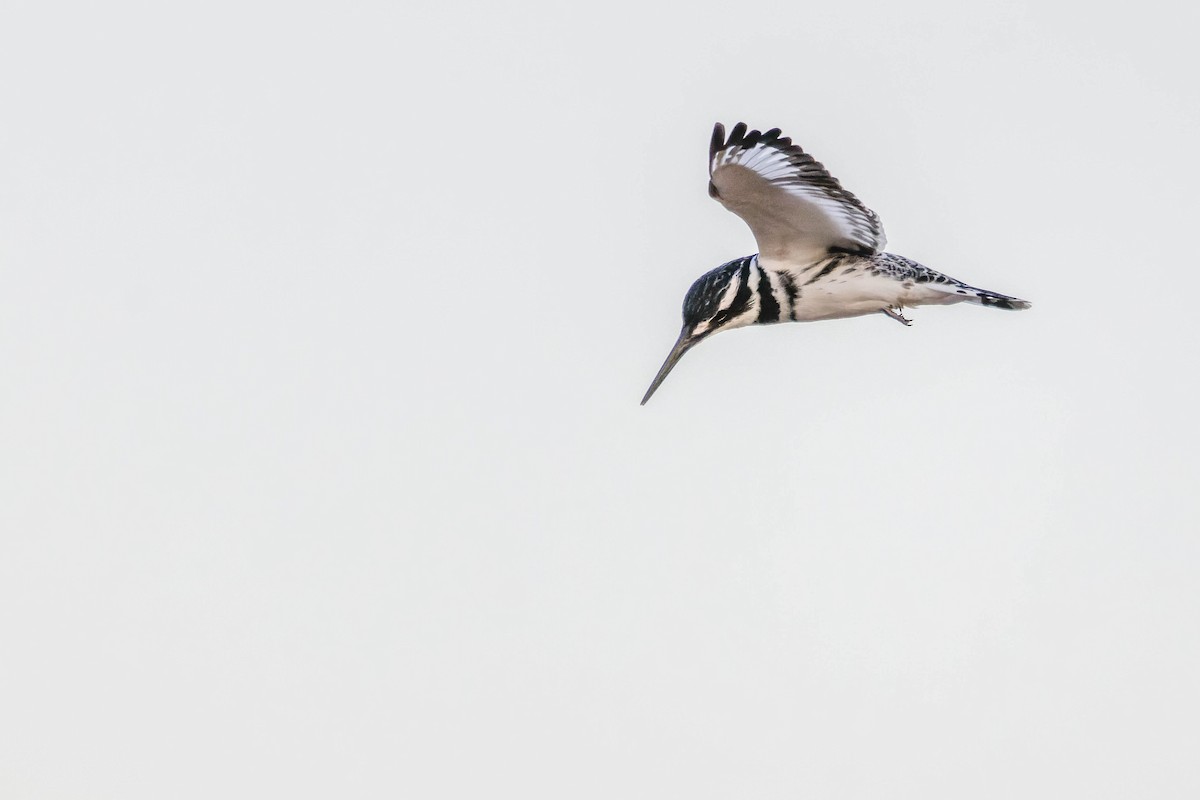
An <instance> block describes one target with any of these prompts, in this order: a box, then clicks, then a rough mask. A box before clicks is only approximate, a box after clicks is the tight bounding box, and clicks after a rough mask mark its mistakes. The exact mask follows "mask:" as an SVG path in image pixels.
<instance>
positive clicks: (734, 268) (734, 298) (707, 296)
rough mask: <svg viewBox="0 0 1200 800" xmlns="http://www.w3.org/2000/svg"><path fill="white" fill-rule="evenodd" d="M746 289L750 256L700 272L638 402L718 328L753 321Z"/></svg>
mask: <svg viewBox="0 0 1200 800" xmlns="http://www.w3.org/2000/svg"><path fill="white" fill-rule="evenodd" d="M751 299H752V295H751V292H750V259H749V258H744V259H738V260H737V261H731V262H729V263H728V264H724V265H722V266H720V267H717V268H716V269H714V270H712V271H711V272H707V273H705V274H704V275H701V276H700V277H699V278H698V279H697V280H696V282H695V283H693V284H692V288H690V289H688V292H687V295H686V296H685V297H684V298H683V329H682V330H680V332H679V338H678V339H676V340H675V346H674V347H672V348H671V352H670V353H669V354H667V360H666V361H664V362H663V365H662V367H661V368H660V369H659V370H658V374H657V375H655V376H654V381H653V382H652V383H651V384H650V388H649V389H647V390H646V396H645V397H643V398H642V405H646V401H648V400H649V399H650V396H651V395H652V394H654V392H655V391H657V389H658V387H659V386H660V385H661V384H662V382H663V381H664V380H666V378H667V375H668V374H669V373H670V372H671V370H672V369H674V367H675V365H676V364H677V363H679V359H681V358H683V354H684V353H686V352H687V351H688V350H690V349H692V348H693V347H695V346H696V345H697V344H699V343H700V342H701V341H702V340H704V339H706V338H708V337H709V336H712V335H713V334H714V333H717V332H718V331H723V330H728V329H730V328H740V327H742V326H743V325H749V324H750V323H751V322H753V321H754V319H753V317H754V313H753V308H752V302H751Z"/></svg>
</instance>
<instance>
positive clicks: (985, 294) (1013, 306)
mask: <svg viewBox="0 0 1200 800" xmlns="http://www.w3.org/2000/svg"><path fill="white" fill-rule="evenodd" d="M967 300H968V302H971V303H978V304H979V305H981V306H991V307H992V308H1003V309H1004V310H1005V311H1022V310H1024V309H1026V308H1029V306H1030V305H1032V304H1031V303H1030V302H1029V301H1028V300H1020V299H1018V298H1016V297H1009V296H1008V295H1006V294H996V293H995V292H989V291H987V290H986V289H975V288H974V287H972V289H971V291H970V293H968V294H967Z"/></svg>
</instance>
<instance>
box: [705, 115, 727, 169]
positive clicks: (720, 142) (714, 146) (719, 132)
mask: <svg viewBox="0 0 1200 800" xmlns="http://www.w3.org/2000/svg"><path fill="white" fill-rule="evenodd" d="M724 146H725V126H724V125H722V124H721V123H719V122H718V123H717V124H716V125H714V126H713V135H712V142H711V143H709V145H708V160H709V161H712V159H713V156H715V155H716V154H717V153H718V152H719V151H720V150H721V148H722V147H724Z"/></svg>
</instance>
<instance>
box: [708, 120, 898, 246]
mask: <svg viewBox="0 0 1200 800" xmlns="http://www.w3.org/2000/svg"><path fill="white" fill-rule="evenodd" d="M780 133H781V131H780V130H779V128H772V129H771V130H769V131H767V132H766V133H760V132H759V131H756V130H754V131H749V132H747V129H746V125H745V124H744V123H741V122H739V123H738V124H737V125H735V126H734V127H733V129H732V130H731V131H730V132H729V138H728V139H726V137H725V126H724V125H722V124H721V123H717V125H716V127H714V128H713V135H712V144H711V146H710V147H709V176H710V182H709V194H711V195H712V196H713V197H715V198H716V199H717V200H719V201H721V204H722V205H724V206H725V207H726V208H728V209H729V210H730V211H732V212H733V213H735V214H737V215H738V216H739V217H741V218H742V219H743V220H745V222H746V224H747V225H749V226H750V230H751V231H753V232H754V238H755V239H756V240H757V241H758V248H759V253H760V257H761V258H762V259H764V260H765V261H768V262H771V261H780V262H788V263H791V264H803V263H812V262H815V261H817V260H819V259H821V258H824V257H826V256H827V255H829V254H830V253H831V252H833V253H837V252H846V253H856V254H859V255H864V256H869V255H873V254H875V253H878V252H880V251H882V250H883V248H884V245H885V244H886V243H887V238H886V237H885V236H884V233H883V224H882V223H881V222H880V221H879V217H878V215H876V214H875V212H874V211H872V210H871V209H869V208H867V207H866V206H865V205H863V203H862V201H861V200H859V199H858V198H857V197H855V196H854V195H853V194H851V193H850V192H848V191H846V190H845V189H843V188H842V185H841V184H840V183H838V180H837V178H835V177H833V176H832V175H830V174H829V172H828V171H827V170H826V169H825V167H824V166H823V165H822V164H821V163H820V162H818V161H817V160H816V159H814V158H813V157H812V156H810V155H809V154H808V153H805V152H804V150H802V149H801V148H800V147H799V146H798V145H794V144H792V140H791V139H789V138H787V137H785V136H780Z"/></svg>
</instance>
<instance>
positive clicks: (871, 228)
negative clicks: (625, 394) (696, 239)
mask: <svg viewBox="0 0 1200 800" xmlns="http://www.w3.org/2000/svg"><path fill="white" fill-rule="evenodd" d="M780 133H781V131H780V130H779V128H772V129H771V130H769V131H767V132H766V133H762V132H760V131H752V130H747V128H746V125H745V123H742V122H739V123H738V124H737V125H734V126H733V129H732V130H731V131H729V136H728V137H726V135H725V126H724V125H722V124H721V123H717V125H716V127H715V128H713V135H712V144H711V145H710V147H709V151H708V172H709V178H710V180H709V183H708V193H709V194H710V195H711V196H712V197H713V198H715V199H716V200H719V201H720V202H721V205H723V206H725V207H726V208H727V209H729V210H730V211H732V212H733V213H735V214H737V215H738V216H739V217H741V218H742V220H744V221H745V223H746V224H747V225H749V226H750V230H751V231H752V232H753V233H754V238H755V240H756V241H757V242H758V253H757V254H756V255H752V256H746V257H745V258H739V259H735V260H733V261H730V262H729V263H728V264H722V265H721V266H719V267H717V268H716V269H714V270H712V271H711V272H706V273H705V274H704V275H701V276H700V278H699V279H697V280H696V282H695V283H693V284H692V287H691V288H690V289H688V292H687V295H686V296H685V297H684V299H683V330H682V331H681V332H680V334H679V339H678V340H677V341H676V342H675V346H674V347H672V348H671V352H670V354H669V355H668V356H667V360H666V361H664V362H663V365H662V368H661V369H659V371H658V374H657V375H655V376H654V382H653V383H651V384H650V388H649V389H648V390H647V391H646V396H645V397H643V398H642V405H645V404H646V401H647V400H649V399H650V396H651V395H653V394H654V392H655V391H656V390H657V389H658V387H659V386H660V385H661V384H662V382H663V380H664V379H665V378H666V377H667V374H668V373H670V371H671V370H672V368H674V366H675V364H677V363H678V362H679V359H680V358H682V357H683V354H684V353H686V352H687V351H688V350H690V349H691V348H692V347H695V346H696V344H697V343H699V342H700V341H701V340H703V339H705V338H707V337H709V336H712V335H713V334H714V333H717V332H718V331H725V330H731V329H733V328H741V327H744V326H746V325H755V324H767V323H772V322H811V321H813V320H822V319H839V318H842V317H858V316H862V315H864V314H885V315H887V316H889V317H891V318H892V319H894V320H896V321H897V322H900V323H902V324H904V325H911V324H912V323H911V322H910V321H909V320H908V319H907V318H905V316H904V314H903V313H902V312H903V310H904V308H905V307H912V306H924V305H949V304H951V303H962V302H970V303H976V304H978V305H981V306H991V307H993V308H1004V309H1009V310H1016V309H1023V308H1029V303H1028V302H1026V301H1025V300H1018V299H1017V298H1015V297H1008V296H1007V295H1003V294H997V293H995V292H989V291H986V290H984V289H977V288H975V287H974V286H969V285H967V284H965V283H963V282H962V281H959V280H955V279H954V278H951V277H949V276H948V275H943V274H942V273H940V272H935V271H934V270H931V269H930V268H929V267H926V266H923V265H921V264H918V263H917V262H915V261H913V260H912V259H908V258H905V257H904V256H898V255H896V254H894V253H885V252H884V251H883V248H884V245H885V244H886V243H887V239H886V237H885V236H884V234H883V225H882V223H880V221H879V217H878V215H876V214H875V212H874V211H872V210H871V209H869V208H867V207H866V206H865V205H863V203H862V201H861V200H859V199H858V198H857V197H855V196H854V195H853V194H851V193H850V192H848V191H846V190H845V189H843V188H842V185H841V184H840V183H838V180H837V178H835V177H833V176H832V175H830V174H829V172H828V171H827V170H826V169H825V167H824V166H822V165H821V164H820V163H819V162H817V161H816V160H815V159H814V158H813V157H812V156H810V155H809V154H808V153H805V152H804V151H803V150H802V149H801V148H800V147H799V146H798V145H794V144H792V140H791V139H789V138H787V137H786V136H781V135H780Z"/></svg>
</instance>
